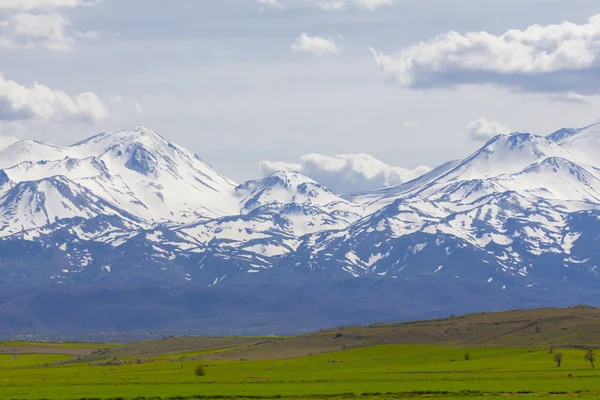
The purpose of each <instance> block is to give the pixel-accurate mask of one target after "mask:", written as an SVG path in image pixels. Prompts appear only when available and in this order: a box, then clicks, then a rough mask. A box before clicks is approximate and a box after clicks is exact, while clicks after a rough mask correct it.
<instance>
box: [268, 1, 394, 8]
mask: <svg viewBox="0 0 600 400" xmlns="http://www.w3.org/2000/svg"><path fill="white" fill-rule="evenodd" d="M257 1H258V3H260V4H264V5H268V6H275V7H281V8H283V7H290V6H292V5H298V4H302V5H306V6H312V7H318V8H320V9H323V10H343V9H346V8H349V7H358V8H363V9H365V10H376V9H378V8H380V7H383V6H389V5H392V4H394V0H257Z"/></svg>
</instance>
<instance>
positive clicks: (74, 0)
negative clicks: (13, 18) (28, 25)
mask: <svg viewBox="0 0 600 400" xmlns="http://www.w3.org/2000/svg"><path fill="white" fill-rule="evenodd" d="M96 4H98V0H0V10H21V11H31V10H52V9H56V8H74V7H82V6H92V5H96Z"/></svg>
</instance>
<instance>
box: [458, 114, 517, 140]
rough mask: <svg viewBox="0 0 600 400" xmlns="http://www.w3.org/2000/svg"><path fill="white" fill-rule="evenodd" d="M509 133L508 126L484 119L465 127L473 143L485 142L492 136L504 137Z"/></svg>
mask: <svg viewBox="0 0 600 400" xmlns="http://www.w3.org/2000/svg"><path fill="white" fill-rule="evenodd" d="M510 132H511V130H510V128H509V127H508V126H506V125H504V124H502V123H500V122H498V121H489V120H488V119H486V118H479V119H477V120H475V121H473V122H471V123H470V124H469V125H468V126H467V134H468V135H469V139H471V140H472V141H475V142H486V141H488V140H490V139H491V138H493V137H494V136H498V135H505V134H508V133H510Z"/></svg>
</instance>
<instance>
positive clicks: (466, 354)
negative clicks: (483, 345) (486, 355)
mask: <svg viewBox="0 0 600 400" xmlns="http://www.w3.org/2000/svg"><path fill="white" fill-rule="evenodd" d="M470 359H471V353H465V361H469V360H470Z"/></svg>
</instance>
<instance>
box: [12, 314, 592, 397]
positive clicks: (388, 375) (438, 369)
mask: <svg viewBox="0 0 600 400" xmlns="http://www.w3.org/2000/svg"><path fill="white" fill-rule="evenodd" d="M588 311H590V314H589V315H588V314H586V316H585V318H583V319H584V322H585V321H587V318H590V319H591V320H592V321H594V322H596V320H595V317H594V315H596V314H592V313H591V310H588ZM594 312H597V311H594ZM545 313H546V312H545ZM569 313H570V315H571V316H573V314H572V311H570V312H569ZM506 315H510V314H506ZM512 317H515V315H512ZM467 318H468V319H470V320H471V323H472V325H471V327H470V328H469V332H472V331H475V330H478V331H479V333H477V334H475V333H472V334H473V335H474V337H477V343H473V344H471V345H468V346H463V345H461V343H450V344H439V343H438V344H427V342H428V341H430V339H431V337H433V336H432V335H433V334H430V335H426V334H425V333H423V336H422V337H423V340H422V341H423V342H425V343H423V344H416V343H411V344H377V343H376V342H377V341H380V340H382V337H384V338H385V341H392V336H391V335H392V334H391V333H390V332H392V331H389V332H387V333H386V334H385V335H384V334H383V333H382V332H383V331H382V330H381V329H384V328H386V329H391V330H395V331H394V332H396V334H397V335H398V339H397V340H398V341H399V342H400V341H401V340H402V337H405V335H404V334H402V333H398V332H399V331H398V329H399V326H404V328H402V329H408V330H410V331H413V330H414V329H416V328H415V327H416V326H417V325H415V324H416V323H414V324H404V325H398V324H396V325H390V326H387V327H384V326H381V325H378V326H373V327H371V328H361V327H352V328H345V329H340V330H335V331H328V332H320V333H317V334H314V335H308V336H303V337H298V338H211V339H209V338H173V339H166V340H162V341H152V342H140V343H135V344H131V345H125V346H118V347H116V346H115V347H111V348H108V349H107V350H102V351H98V349H96V348H95V347H94V346H91V347H90V348H88V351H89V353H88V354H87V355H84V356H77V357H79V358H77V357H74V356H73V355H72V354H69V352H68V349H67V350H66V354H64V355H60V354H13V355H10V354H2V355H0V398H2V399H83V398H86V399H139V400H141V399H143V398H146V399H159V398H160V399H186V398H189V399H193V398H197V399H246V398H247V399H261V398H264V399H298V400H300V399H304V400H308V399H340V400H341V399H378V400H379V399H398V398H415V399H420V398H428V399H437V398H443V399H449V400H450V399H466V398H470V397H478V398H482V399H507V398H510V397H516V398H524V399H530V398H531V399H540V398H551V399H557V400H562V399H578V398H580V399H586V400H587V399H600V369H598V370H597V369H595V368H592V366H591V364H590V363H589V362H588V361H586V360H585V359H584V354H585V350H584V348H583V346H581V345H580V342H581V341H582V340H583V339H584V338H585V337H592V338H594V337H595V334H596V333H595V331H600V325H598V322H596V325H595V330H594V329H592V328H593V327H592V326H591V325H590V326H588V325H586V324H587V323H588V322H589V321H588V322H585V323H583V322H582V321H579V322H577V321H575V320H572V319H566V320H559V322H557V324H558V325H557V326H554V325H553V328H552V329H553V332H554V331H555V332H556V334H557V335H559V333H561V332H564V337H561V336H556V337H554V340H553V342H555V343H561V344H560V345H557V347H556V348H555V349H554V353H555V352H561V353H562V354H563V361H562V365H561V367H557V366H556V364H555V361H554V353H552V354H551V353H550V351H549V348H548V347H546V346H547V344H548V343H547V339H546V336H545V335H546V333H544V329H545V328H541V329H536V328H539V327H540V325H541V326H542V327H549V326H550V325H548V324H546V323H545V322H544V320H543V319H541V318H538V319H536V320H535V321H531V320H529V321H527V320H525V319H520V317H519V318H512V319H511V321H513V322H511V324H512V325H511V326H513V325H514V324H517V322H514V321H518V324H521V325H522V327H524V328H523V329H506V326H503V324H502V323H500V322H499V321H501V320H502V318H503V317H502V315H500V314H498V315H495V316H493V315H492V316H491V317H489V318H491V319H490V322H489V323H488V324H483V323H482V321H481V320H480V319H479V318H480V317H477V318H474V317H467ZM551 318H555V317H554V316H552V317H551ZM457 321H462V322H463V323H464V321H465V317H460V318H457ZM561 321H562V322H561ZM565 321H566V322H565ZM532 322H535V324H533V323H532ZM446 323H447V321H444V320H437V321H435V322H434V321H429V322H428V323H427V324H429V325H428V326H429V328H428V329H433V328H435V327H436V326H438V325H440V326H442V328H443V331H445V330H447V328H444V327H445V326H446ZM420 324H424V323H420ZM518 324H517V325H518ZM560 324H563V326H562V327H561V325H560ZM580 324H583V325H580ZM521 325H518V326H521ZM584 325H585V326H586V329H588V330H587V331H586V332H585V334H580V333H577V332H574V331H573V327H574V326H584ZM454 326H455V328H452V330H451V331H449V333H448V335H450V334H452V332H454V329H464V330H465V331H466V329H467V328H466V327H460V328H459V327H458V323H457V322H455V324H454ZM513 327H514V326H513ZM563 328H567V329H566V330H564V329H563ZM440 329H441V328H440ZM548 329H549V328H548ZM369 330H371V331H370V332H371V336H369ZM373 332H375V333H373ZM434 332H435V330H434ZM482 332H483V333H486V334H490V335H491V336H490V337H491V338H492V339H490V340H489V341H487V342H482V341H481V339H482V338H483V336H482V335H483V334H482ZM413 333H414V332H413ZM524 335H525V336H524ZM535 335H538V336H539V337H540V342H541V343H542V344H541V345H540V346H535V345H534V346H527V347H525V346H522V345H521V343H522V341H525V342H527V343H530V342H531V340H530V338H529V337H530V336H533V337H536V336H535ZM582 335H584V336H582ZM363 336H364V337H367V338H370V339H368V340H367V339H363ZM315 337H320V338H321V346H318V345H317V340H316V339H315ZM357 337H360V339H357ZM411 337H412V338H413V339H411V340H414V341H416V340H417V339H416V336H411ZM511 337H513V338H514V340H512V341H511V339H510V338H511ZM373 338H375V339H373ZM569 338H575V342H577V343H574V344H573V345H572V346H571V345H569V344H568V343H567V341H568V340H569ZM405 340H406V339H405ZM452 340H454V339H452V338H449V337H446V336H443V337H441V338H440V340H438V342H440V343H444V342H446V341H452ZM407 341H408V340H407ZM286 342H287V343H289V348H291V349H293V350H292V351H284V349H285V348H286V346H285V343H286ZM374 342H375V343H374ZM498 342H503V343H508V344H509V345H506V346H495V345H494V344H495V343H498ZM358 343H362V344H364V346H361V345H359V344H358ZM510 344H512V345H510ZM13 345H14V344H13ZM23 345H27V344H26V343H24V344H23ZM74 346H77V345H74ZM340 347H341V348H342V349H339V348H340ZM586 347H587V346H586ZM257 349H258V350H257ZM319 349H321V350H319ZM101 353H102V354H103V355H102V354H101ZM292 353H293V354H292ZM311 353H312V354H311ZM117 354H120V356H119V357H117ZM467 354H468V356H469V357H466V355H467ZM102 356H103V357H104V358H102ZM467 358H468V359H467ZM138 360H139V361H138ZM198 365H203V366H204V370H205V372H206V374H205V375H204V376H196V375H195V369H196V367H197V366H198Z"/></svg>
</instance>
